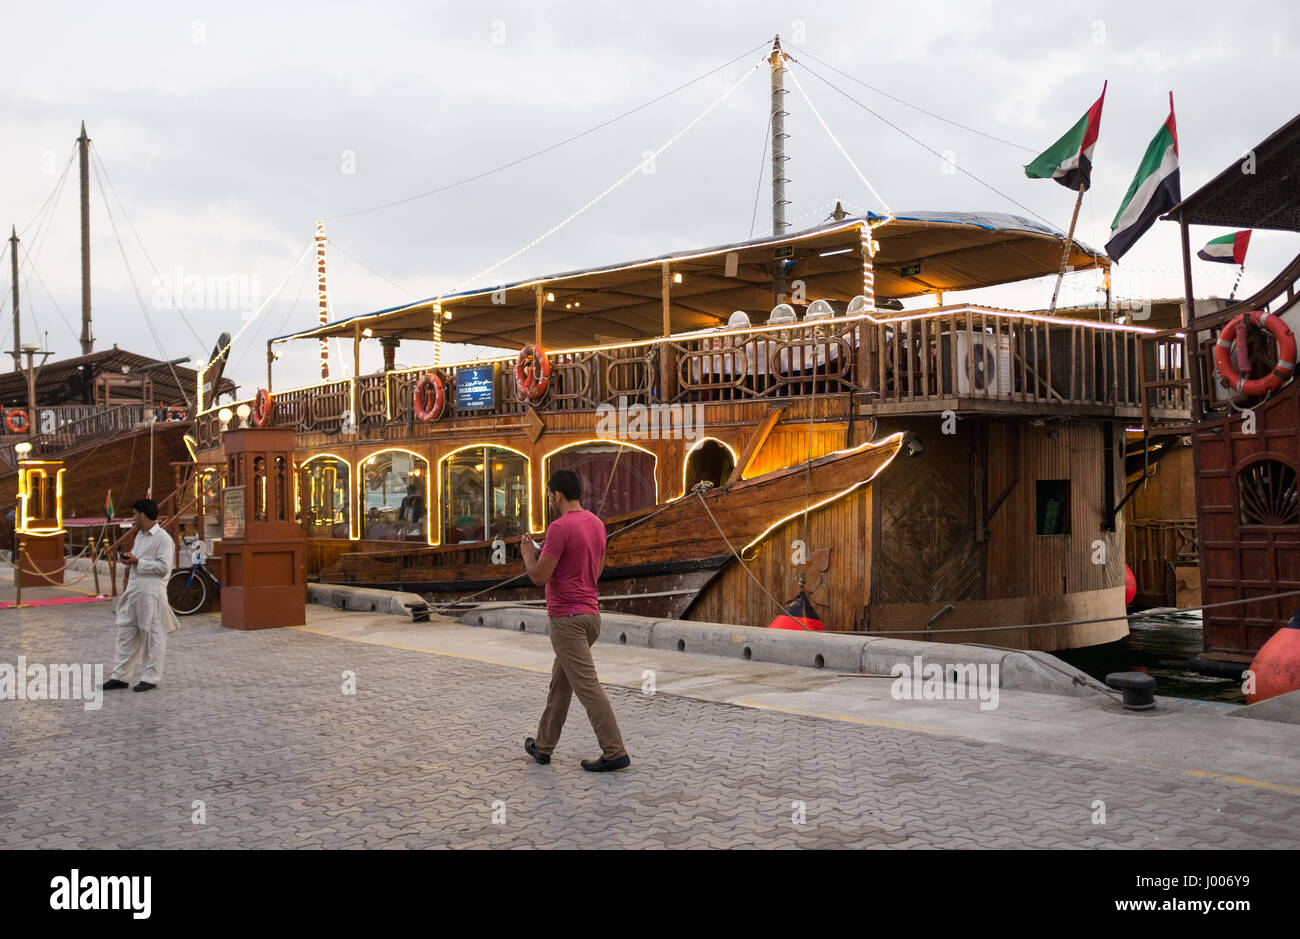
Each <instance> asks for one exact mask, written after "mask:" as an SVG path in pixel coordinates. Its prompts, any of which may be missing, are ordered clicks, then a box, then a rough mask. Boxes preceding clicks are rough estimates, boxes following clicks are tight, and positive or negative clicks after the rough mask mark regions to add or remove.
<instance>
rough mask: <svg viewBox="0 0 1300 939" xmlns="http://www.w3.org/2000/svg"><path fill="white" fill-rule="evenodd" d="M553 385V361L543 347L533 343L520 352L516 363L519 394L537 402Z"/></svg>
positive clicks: (516, 380) (516, 381) (516, 382)
mask: <svg viewBox="0 0 1300 939" xmlns="http://www.w3.org/2000/svg"><path fill="white" fill-rule="evenodd" d="M550 383H551V360H550V359H548V358H547V357H546V352H545V350H544V349H542V347H541V346H535V345H533V344H532V343H529V344H528V345H526V346H524V347H523V348H522V349H520V350H519V358H518V359H517V360H516V361H515V384H516V385H517V386H518V387H519V393H520V394H521V395H523V396H524V397H525V398H528V399H529V400H530V401H536V400H537V399H538V398H540V397H541V396H542V395H544V394H546V386H547V385H549V384H550Z"/></svg>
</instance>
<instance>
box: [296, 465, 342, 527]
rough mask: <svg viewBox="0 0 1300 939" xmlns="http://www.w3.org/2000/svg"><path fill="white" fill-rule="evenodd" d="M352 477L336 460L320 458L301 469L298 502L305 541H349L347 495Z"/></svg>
mask: <svg viewBox="0 0 1300 939" xmlns="http://www.w3.org/2000/svg"><path fill="white" fill-rule="evenodd" d="M351 478H352V474H351V472H350V471H349V467H348V464H347V463H346V462H345V461H343V460H340V459H339V458H338V457H332V456H319V457H313V458H312V459H310V460H308V461H307V462H306V463H305V464H304V465H303V467H302V471H301V478H300V480H299V498H300V499H301V501H302V524H303V527H304V528H306V529H307V537H308V538H348V537H350V533H349V525H348V520H349V518H350V515H349V508H350V506H349V504H348V493H349V492H351V491H352V489H351V486H350V485H349V481H350V480H351Z"/></svg>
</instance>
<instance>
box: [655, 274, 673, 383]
mask: <svg viewBox="0 0 1300 939" xmlns="http://www.w3.org/2000/svg"><path fill="white" fill-rule="evenodd" d="M672 284H673V273H672V270H671V269H670V268H669V266H668V262H667V261H664V262H663V270H662V273H661V275H660V280H659V298H660V302H661V305H662V307H663V320H664V322H663V326H664V338H665V339H667V338H668V337H669V336H671V335H672V334H673V319H672ZM676 373H677V360H676V357H675V356H674V355H673V351H672V349H671V348H670V343H667V342H665V343H662V344H661V345H660V346H659V400H660V401H662V402H664V403H668V402H670V401H672V400H673V398H674V397H675V396H676V394H677V382H676V381H675V378H676Z"/></svg>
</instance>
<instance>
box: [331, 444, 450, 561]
mask: <svg viewBox="0 0 1300 939" xmlns="http://www.w3.org/2000/svg"><path fill="white" fill-rule="evenodd" d="M381 453H409V454H410V455H411V456H413V457H415V458H416V459H417V460H420V461H421V462H422V463H423V464H424V476H425V480H424V505H425V509H424V540H425V543H426V544H429V545H435V544H437V542H436V541H434V540H433V526H432V525H431V524H430V523H429V516H430V514H431V513H430V511H429V509H430V507H431V503H430V501H429V500H430V499H431V498H432V497H433V492H432V490H430V488H429V479H428V476H429V465H430V464H429V458H428V457H427V456H424V455H422V454H419V453H416V452H415V451H414V450H408V449H406V448H405V447H383V448H382V449H379V450H375V451H374V452H372V453H371V454H370V455H369V456H365V457H362V458H361V459H360V460H358V461H357V493H358V495H359V496H360V498H359V499H358V500H357V501H358V505H357V531H358V532H359V533H360V534H363V535H364V534H365V528H364V525H363V517H362V516H361V512H362V510H363V509H364V508H365V505H366V494H365V491H364V487H365V484H366V471H365V465H366V464H367V463H369V462H370V461H371V460H373V459H374V458H375V457H377V456H379V455H380V454H381ZM318 455H319V456H324V455H325V454H323V453H322V454H318ZM344 462H346V461H344ZM412 468H414V467H412ZM438 524H439V526H441V524H442V523H441V521H440V522H439V523H438Z"/></svg>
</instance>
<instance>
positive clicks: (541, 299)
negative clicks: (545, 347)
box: [533, 284, 546, 349]
mask: <svg viewBox="0 0 1300 939" xmlns="http://www.w3.org/2000/svg"><path fill="white" fill-rule="evenodd" d="M533 291H534V292H535V294H536V296H537V322H536V325H535V326H534V327H533V345H535V346H537V348H539V349H540V348H541V347H542V305H543V304H545V303H546V291H544V290H543V289H542V285H541V284H538V285H537V286H535V287H534V288H533Z"/></svg>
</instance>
